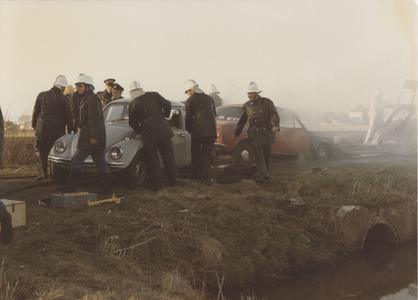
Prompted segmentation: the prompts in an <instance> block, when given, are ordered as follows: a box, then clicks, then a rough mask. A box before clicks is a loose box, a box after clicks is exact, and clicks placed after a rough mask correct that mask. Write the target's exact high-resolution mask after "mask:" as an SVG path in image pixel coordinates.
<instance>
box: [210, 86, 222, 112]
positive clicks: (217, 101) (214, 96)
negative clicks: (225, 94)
mask: <svg viewBox="0 0 418 300" xmlns="http://www.w3.org/2000/svg"><path fill="white" fill-rule="evenodd" d="M219 94H220V92H219V91H218V89H217V88H216V86H215V85H214V84H212V87H211V89H210V92H209V96H211V97H212V99H213V103H215V107H218V106H221V105H222V98H221V97H219Z"/></svg>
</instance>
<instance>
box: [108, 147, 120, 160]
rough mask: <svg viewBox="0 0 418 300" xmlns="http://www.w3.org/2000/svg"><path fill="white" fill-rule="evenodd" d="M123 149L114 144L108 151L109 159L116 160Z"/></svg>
mask: <svg viewBox="0 0 418 300" xmlns="http://www.w3.org/2000/svg"><path fill="white" fill-rule="evenodd" d="M122 155H123V150H122V148H121V147H119V146H114V147H112V148H111V149H110V151H109V157H110V159H111V160H118V159H120V158H121V157H122Z"/></svg>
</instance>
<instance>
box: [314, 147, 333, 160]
mask: <svg viewBox="0 0 418 300" xmlns="http://www.w3.org/2000/svg"><path fill="white" fill-rule="evenodd" d="M329 156H330V153H329V147H328V145H327V144H325V143H321V144H319V145H318V147H316V149H315V153H314V157H315V159H318V160H324V159H327V158H328V157H329Z"/></svg>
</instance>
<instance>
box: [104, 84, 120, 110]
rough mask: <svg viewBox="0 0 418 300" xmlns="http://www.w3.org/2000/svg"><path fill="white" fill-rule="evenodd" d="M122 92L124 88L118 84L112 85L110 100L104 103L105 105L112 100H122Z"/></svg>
mask: <svg viewBox="0 0 418 300" xmlns="http://www.w3.org/2000/svg"><path fill="white" fill-rule="evenodd" d="M123 91H124V88H123V87H122V86H120V84H119V83H114V84H113V86H112V98H111V99H110V101H108V102H106V103H105V105H107V104H109V103H110V102H112V101H113V100H118V99H123V97H122V92H123ZM103 107H104V106H103Z"/></svg>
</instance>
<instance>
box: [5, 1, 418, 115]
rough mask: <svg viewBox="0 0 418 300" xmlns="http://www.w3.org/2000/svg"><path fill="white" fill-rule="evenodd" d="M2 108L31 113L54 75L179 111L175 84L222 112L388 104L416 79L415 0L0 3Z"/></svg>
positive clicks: (306, 111) (303, 111) (316, 111)
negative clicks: (250, 103)
mask: <svg viewBox="0 0 418 300" xmlns="http://www.w3.org/2000/svg"><path fill="white" fill-rule="evenodd" d="M0 41H1V43H0V66H1V67H0V88H1V91H2V93H1V95H0V105H1V108H2V110H3V114H6V113H7V116H6V119H10V120H13V121H14V120H17V119H18V118H19V117H20V116H21V115H23V114H31V113H32V109H33V105H34V102H35V99H36V96H37V95H38V93H39V92H41V91H44V90H48V89H50V88H51V86H52V83H53V82H54V80H55V78H56V76H57V75H59V74H63V75H65V76H66V77H67V79H68V81H69V83H70V84H74V80H75V78H76V77H77V75H78V74H79V73H85V74H87V75H89V76H91V77H92V78H93V81H94V83H95V87H96V91H100V90H103V89H104V83H103V80H104V79H107V78H115V79H116V80H117V82H118V83H119V84H121V85H122V86H123V87H124V88H125V89H126V90H125V91H124V93H123V96H125V97H128V96H129V93H128V91H127V88H128V86H129V83H130V82H131V81H132V80H137V81H139V82H140V83H141V84H142V86H143V87H144V89H145V90H148V91H158V92H159V93H160V94H162V95H163V96H164V97H165V98H167V99H172V100H177V101H183V100H185V99H186V96H185V94H184V93H183V83H184V82H185V81H186V80H188V79H195V80H196V81H197V82H198V83H199V84H200V86H201V88H202V89H203V90H204V91H205V92H208V91H209V89H210V87H211V85H212V84H215V85H216V86H217V88H218V90H219V91H220V92H221V94H220V96H221V97H222V98H223V99H224V103H225V104H232V103H243V102H245V101H247V96H246V88H247V86H248V84H249V82H250V81H255V82H256V83H257V84H258V85H259V87H260V89H262V90H263V92H262V95H263V96H265V97H268V98H270V99H272V100H273V101H274V102H275V104H276V105H278V106H285V107H289V108H291V109H294V110H295V111H296V112H298V113H299V114H300V115H306V116H308V115H309V116H310V115H312V116H316V115H321V114H323V113H325V112H327V111H333V112H348V111H349V110H350V109H352V108H354V107H355V106H357V105H358V104H362V105H364V106H367V105H368V103H369V101H370V100H371V97H372V96H373V92H374V90H375V89H376V88H381V89H382V90H383V94H384V95H383V99H384V100H387V101H391V102H396V101H397V99H398V97H399V93H400V90H401V88H402V86H403V84H404V80H405V79H415V80H416V79H417V71H416V70H417V59H416V56H417V3H416V2H415V1H413V0H393V1H389V0H385V1H382V0H350V1H346V0H316V1H313V0H301V1H292V0H280V1H277V0H274V1H271V0H266V1H258V0H257V1H256V0H252V1H251V0H249V1H244V0H243V1H233V0H231V1H197V0H196V1H195V0H190V1H186V0H184V1H183V0H178V1H170V0H167V1H162V0H161V1H145V0H144V1H0Z"/></svg>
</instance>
